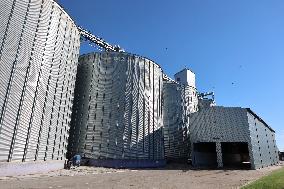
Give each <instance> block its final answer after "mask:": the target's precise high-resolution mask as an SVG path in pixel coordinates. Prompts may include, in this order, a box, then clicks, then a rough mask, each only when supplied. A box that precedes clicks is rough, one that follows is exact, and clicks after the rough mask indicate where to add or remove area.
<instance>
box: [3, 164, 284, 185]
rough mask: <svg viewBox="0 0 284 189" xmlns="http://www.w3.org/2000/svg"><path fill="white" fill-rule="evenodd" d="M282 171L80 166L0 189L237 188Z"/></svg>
mask: <svg viewBox="0 0 284 189" xmlns="http://www.w3.org/2000/svg"><path fill="white" fill-rule="evenodd" d="M281 167H284V163H283V162H282V163H281V164H280V165H277V166H271V167H266V168H263V169H260V170H195V169H193V168H192V167H189V166H187V165H181V164H171V165H169V166H167V167H166V168H163V169H143V170H139V169H137V170H130V169H107V168H96V167H84V166H82V167H79V168H76V169H72V170H59V171H55V172H50V173H46V174H37V175H26V176H18V177H0V188H1V189H4V188H5V189H6V188H76V189H77V188H78V189H79V188H80V189H81V188H96V189H97V188H115V189H122V188H131V189H134V188H147V189H148V188H149V189H150V188H152V189H158V188H161V189H172V188H191V189H195V188H196V189H201V188H206V189H209V188H213V189H218V188H222V189H223V188H239V187H240V186H242V185H244V184H247V183H249V182H252V181H254V180H256V179H258V178H260V177H262V176H264V175H267V174H268V173H270V172H271V171H273V170H276V169H279V168H281Z"/></svg>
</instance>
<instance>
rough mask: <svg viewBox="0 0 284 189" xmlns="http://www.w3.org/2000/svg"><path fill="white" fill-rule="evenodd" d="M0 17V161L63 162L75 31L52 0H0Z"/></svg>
mask: <svg viewBox="0 0 284 189" xmlns="http://www.w3.org/2000/svg"><path fill="white" fill-rule="evenodd" d="M0 14H1V16H0V80H1V85H0V161H18V160H19V161H33V160H51V159H55V160H56V159H60V160H61V159H64V157H65V153H66V150H67V138H68V130H69V122H70V116H71V108H72V94H73V90H74V85H75V76H76V70H77V60H78V53H79V46H80V35H79V32H78V30H77V28H76V26H75V24H74V22H73V21H72V20H71V19H70V17H69V16H68V15H67V14H66V13H65V12H64V11H63V10H62V9H61V8H60V7H59V6H58V5H57V4H56V3H55V2H54V1H52V0H1V1H0Z"/></svg>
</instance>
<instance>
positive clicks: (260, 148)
mask: <svg viewBox="0 0 284 189" xmlns="http://www.w3.org/2000/svg"><path fill="white" fill-rule="evenodd" d="M247 116H248V123H249V130H250V137H251V145H252V153H253V162H254V166H255V168H263V167H266V166H270V165H275V164H276V163H278V162H279V156H278V148H277V146H276V141H275V132H274V131H272V130H271V129H270V128H268V127H266V126H265V124H264V123H263V122H262V121H260V120H259V119H258V118H257V117H256V116H254V115H253V114H252V113H250V112H247Z"/></svg>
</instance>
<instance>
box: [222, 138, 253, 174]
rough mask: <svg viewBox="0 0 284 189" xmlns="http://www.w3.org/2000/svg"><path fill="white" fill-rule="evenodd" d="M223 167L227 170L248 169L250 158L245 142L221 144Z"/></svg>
mask: <svg viewBox="0 0 284 189" xmlns="http://www.w3.org/2000/svg"><path fill="white" fill-rule="evenodd" d="M221 146H222V157H223V165H224V167H227V168H240V169H250V168H251V164H250V157H249V150H248V144H247V143H246V142H222V143H221Z"/></svg>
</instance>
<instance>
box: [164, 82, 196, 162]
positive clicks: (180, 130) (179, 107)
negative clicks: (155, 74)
mask: <svg viewBox="0 0 284 189" xmlns="http://www.w3.org/2000/svg"><path fill="white" fill-rule="evenodd" d="M184 80H186V79H184ZM194 83H195V79H194ZM163 85H164V87H163V99H164V100H163V101H164V103H163V113H164V114H163V125H164V143H165V158H166V159H167V160H174V161H182V160H187V159H188V158H189V155H190V141H189V140H190V138H189V116H190V114H191V113H194V112H196V111H198V97H197V90H196V88H195V87H193V86H189V85H183V84H179V83H177V82H175V81H173V80H164V84H163Z"/></svg>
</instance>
